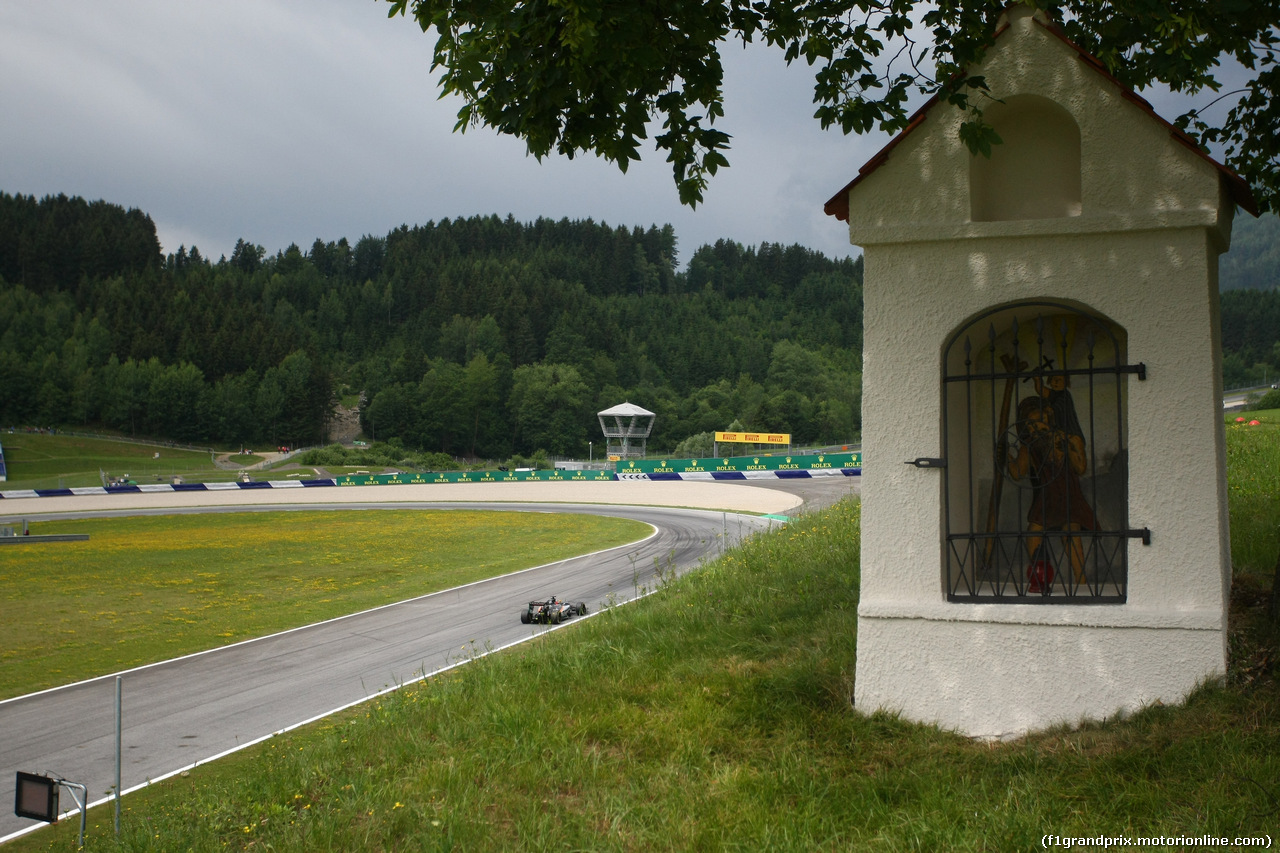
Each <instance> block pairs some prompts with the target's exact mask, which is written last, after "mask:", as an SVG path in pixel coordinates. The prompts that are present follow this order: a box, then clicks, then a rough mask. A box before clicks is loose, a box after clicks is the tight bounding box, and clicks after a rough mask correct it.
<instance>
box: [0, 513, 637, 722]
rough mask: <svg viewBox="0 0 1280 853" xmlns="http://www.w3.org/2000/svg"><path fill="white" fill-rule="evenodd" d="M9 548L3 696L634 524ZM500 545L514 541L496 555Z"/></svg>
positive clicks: (529, 557) (255, 524)
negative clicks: (499, 543)
mask: <svg viewBox="0 0 1280 853" xmlns="http://www.w3.org/2000/svg"><path fill="white" fill-rule="evenodd" d="M30 529H31V532H32V533H33V534H44V533H88V534H89V541H87V542H65V543H64V542H58V543H47V544H19V545H4V546H0V625H3V626H4V634H5V638H6V639H5V641H4V642H3V644H0V699H3V698H9V697H11V696H19V695H22V694H24V693H29V692H32V691H34V690H39V689H42V688H45V687H52V686H55V685H58V684H66V683H69V682H72V681H78V680H80V679H83V678H89V677H92V676H95V675H102V674H105V673H109V672H115V671H118V670H121V669H125V668H128V667H132V666H137V665H139V664H144V663H150V662H153V661H157V660H165V659H167V658H172V657H177V656H179V655H183V654H187V653H190V652H195V651H200V650H203V649H208V648H213V647H216V646H222V645H227V644H229V643H233V642H237V641H239V640H244V639H248V638H250V637H260V636H263V635H266V634H270V633H273V632H276V631H281V630H284V629H287V628H293V627H297V626H299V625H307V624H310V623H312V622H319V621H321V620H324V619H330V618H333V617H335V616H342V615H344V614H347V613H355V612H357V611H360V610H364V609H367V608H370V607H376V606H378V605H382V604H387V603H390V602H393V601H401V600H404V599H406V598H412V597H414V596H417V595H425V594H426V593H429V592H435V591H437V590H441V589H447V588H449V587H454V586H459V585H460V584H464V583H470V582H472V581H476V580H481V579H483V578H488V577H494V576H496V575H500V574H505V573H507V572H512V571H516V570H518V569H523V568H526V567H528V566H534V565H540V564H542V563H547V562H552V561H554V560H559V559H563V558H566V557H570V556H574V555H576V554H583V553H586V552H588V551H595V550H599V549H602V548H609V547H613V546H615V545H621V544H623V543H625V542H632V541H635V540H637V539H640V538H643V537H644V536H647V535H648V534H649V533H650V530H651V529H650V528H649V527H648V526H647V525H644V524H640V523H639V522H636V521H632V520H630V519H619V518H605V517H599V516H581V515H551V514H544V513H538V514H531V513H519V512H511V513H494V512H482V511H472V510H414V511H402V510H376V511H374V510H365V511H357V512H334V511H317V512H270V513H262V512H243V513H217V514H208V515H171V516H159V517H133V518H125V519H80V520H68V521H58V522H43V523H39V524H32V525H31V528H30ZM495 542H501V543H502V545H501V547H495V545H494V543H495Z"/></svg>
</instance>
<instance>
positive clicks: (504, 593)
mask: <svg viewBox="0 0 1280 853" xmlns="http://www.w3.org/2000/svg"><path fill="white" fill-rule="evenodd" d="M852 479H853V480H854V481H856V478H852ZM837 480H839V481H844V480H845V478H837ZM584 485H585V484H577V486H578V488H577V491H576V494H577V495H579V496H580V497H583V498H584V499H587V500H614V501H618V500H621V499H624V498H625V497H630V498H631V499H637V498H639V499H642V500H655V499H661V500H663V501H665V502H671V503H675V504H676V505H677V506H676V507H659V506H635V505H625V504H624V505H619V504H616V503H615V504H612V505H610V504H606V503H590V504H587V503H577V504H566V503H554V504H552V505H548V504H546V503H526V502H523V501H525V500H537V499H542V500H546V499H548V498H550V499H552V500H555V499H556V498H557V497H558V498H559V499H563V498H564V496H565V495H567V494H569V493H568V492H563V491H560V492H556V493H553V492H552V491H550V490H547V489H545V488H544V486H543V484H539V486H536V487H535V488H537V491H536V492H532V493H530V492H524V493H515V492H514V490H513V489H511V488H510V487H504V486H501V485H499V486H490V487H488V489H489V491H488V492H487V495H486V496H487V497H489V498H490V499H493V498H499V497H504V498H505V497H510V498H514V499H515V501H520V502H500V503H498V502H489V501H481V500H479V499H478V498H477V497H476V496H474V495H473V494H471V493H467V494H465V497H466V498H468V499H469V500H464V501H460V502H446V501H442V500H441V497H442V496H445V495H460V494H461V493H460V491H459V490H457V489H456V487H445V488H448V489H449V490H450V491H448V492H439V491H437V492H433V495H434V497H433V498H430V499H425V500H424V499H421V498H420V495H419V494H414V495H412V496H411V495H410V494H409V493H408V492H407V489H405V488H401V487H392V488H394V489H395V491H394V492H392V491H389V490H387V489H386V488H385V487H383V488H378V489H376V491H377V495H376V498H377V500H370V499H368V494H367V493H360V494H359V495H357V494H356V493H355V490H350V489H341V490H338V489H332V490H330V489H325V490H321V491H323V492H324V493H326V494H325V497H327V498H329V499H330V502H321V503H320V504H317V503H305V504H300V503H289V504H269V503H267V504H256V505H250V506H246V505H244V504H242V503H238V504H234V505H225V504H224V505H222V506H220V507H210V506H174V505H172V503H173V499H172V497H171V496H170V498H169V500H168V501H167V502H161V503H160V504H159V505H157V503H158V502H157V501H155V500H154V498H153V497H150V496H143V499H141V500H139V501H137V502H135V503H134V504H130V505H128V506H123V505H121V504H120V503H119V502H118V501H116V500H114V499H113V498H108V499H107V500H106V501H105V502H103V501H102V500H101V499H98V500H96V501H85V500H78V499H71V498H68V499H53V500H52V501H50V500H45V501H39V502H25V501H24V502H23V503H24V506H22V507H14V506H13V503H16V502H9V501H5V505H0V510H3V511H5V514H6V515H9V511H10V510H12V509H20V510H21V512H19V513H18V514H17V515H15V516H14V517H18V515H20V516H21V517H23V518H27V519H29V520H39V519H41V518H45V517H59V518H65V517H67V516H68V515H69V514H70V515H97V516H101V515H137V514H162V513H174V512H184V513H185V512H209V511H245V510H258V511H287V510H301V509H306V510H316V509H378V508H383V509H392V508H394V509H404V508H417V509H437V510H447V509H457V508H468V509H475V508H478V507H483V508H488V509H497V510H515V511H523V512H569V513H590V514H595V515H616V516H623V517H626V518H633V519H637V520H639V521H642V522H645V523H647V524H649V525H651V526H652V527H653V528H654V533H653V534H652V535H651V536H650V537H648V538H647V539H645V540H642V541H641V542H637V543H633V544H631V545H626V546H622V547H620V548H614V549H611V550H609V551H604V552H599V553H595V554H589V555H585V556H582V557H576V558H573V559H570V560H564V561H561V562H557V563H551V564H547V565H544V566H538V567H535V568H531V569H526V570H524V571H521V572H516V573H513V574H509V575H504V576H502V577H498V578H492V579H489V580H485V581H480V582H478V583H474V584H469V585H467V586H463V587H458V588H455V589H451V590H446V591H443V592H439V593H434V594H431V595H426V596H422V597H420V598H414V599H410V600H408V601H402V602H398V603H396V604H391V605H388V606H385V607H381V608H377V609H374V610H369V611H364V612H361V613H357V614H353V615H351V616H345V617H341V618H339V619H333V620H330V621H327V622H322V623H318V624H315V625H309V626H306V627H303V628H298V629H295V630H292V631H286V632H284V633H280V634H274V635H271V636H269V637H263V638H259V639H255V640H249V641H246V642H242V643H238V644H235V645H232V646H227V647H224V648H220V649H215V650H211V651H208V652H203V653H199V654H195V655H190V656H187V657H183V658H178V659H175V660H171V661H165V662H162V663H157V664H152V665H149V666H144V667H139V668H137V669H133V670H128V671H126V672H124V673H119V674H118V675H120V676H121V685H122V696H123V701H122V710H123V713H122V720H123V723H122V738H121V739H122V743H123V757H122V761H121V788H122V790H123V792H124V794H125V795H126V796H127V795H128V793H129V791H130V790H133V789H135V788H138V787H141V786H143V785H145V784H147V783H149V782H154V781H157V780H159V779H162V778H165V777H167V776H171V775H174V774H175V773H179V772H181V771H183V770H184V769H187V768H190V767H191V766H193V765H195V764H199V763H203V762H205V761H209V760H212V759H214V758H217V757H219V756H221V755H225V754H227V753H228V752H232V751H235V750H236V749H240V748H243V747H244V746H247V745H249V744H252V743H256V742H258V741H261V740H264V739H266V738H268V737H271V736H272V735H273V734H276V733H279V732H281V731H286V730H288V729H291V728H295V727H297V726H299V725H302V724H304V723H307V722H311V721H313V720H315V719H318V718H321V717H324V716H326V715H328V714H331V713H334V712H335V711H338V710H341V709H342V708H345V707H349V706H351V705H354V704H358V703H360V702H363V701H366V700H368V699H369V698H371V697H373V696H376V695H378V694H380V693H383V692H386V691H387V690H391V689H395V688H396V687H397V686H398V685H400V684H403V683H406V682H409V681H413V680H416V679H419V678H422V677H425V676H427V675H431V674H433V673H437V672H440V671H442V670H444V669H447V668H450V667H453V666H456V665H458V664H460V663H465V662H466V661H467V660H469V659H471V658H472V657H473V656H474V655H477V654H484V653H487V652H489V651H493V650H498V649H501V648H505V647H507V646H510V645H514V644H516V643H519V642H523V641H525V640H528V639H530V638H532V637H534V636H536V635H538V634H539V633H542V632H544V631H546V630H549V629H548V628H545V627H537V626H527V625H522V624H521V623H520V621H519V618H518V617H519V610H520V609H521V607H522V605H523V603H524V602H527V601H528V600H530V599H532V598H538V597H542V596H545V595H550V594H556V595H559V596H561V597H563V598H571V599H573V600H583V601H586V602H587V603H588V606H589V608H590V610H591V611H592V612H597V611H598V610H599V608H600V607H601V606H602V605H603V604H604V603H605V602H616V603H622V602H625V601H628V600H631V599H632V598H634V597H636V596H637V595H639V594H642V593H643V592H644V591H645V590H648V589H652V588H653V586H654V585H655V583H656V581H657V578H656V577H655V572H656V571H657V570H658V569H661V570H662V571H664V572H665V571H670V570H675V571H676V572H682V571H686V570H688V569H690V568H692V567H695V566H696V565H698V564H699V563H700V562H702V561H703V560H704V559H707V558H709V557H714V556H716V555H717V554H719V553H720V551H721V550H723V549H724V548H726V547H729V546H730V545H732V544H733V543H734V542H736V541H737V540H738V539H740V538H742V537H744V536H746V535H749V534H750V533H753V532H755V531H757V530H760V529H764V528H767V527H769V526H771V525H773V524H776V523H777V522H776V521H774V520H771V519H769V518H765V517H761V516H758V515H748V514H745V513H743V512H740V511H738V510H748V511H750V512H766V513H769V512H773V513H776V512H778V511H781V510H788V511H792V512H794V511H795V510H796V509H797V508H798V506H799V505H801V502H802V501H803V505H804V506H805V507H806V508H813V507H818V506H822V505H825V504H827V503H830V502H832V501H833V500H835V499H838V498H839V497H841V496H843V495H845V494H849V493H850V492H852V491H856V483H848V482H837V481H836V480H829V481H825V482H818V481H791V482H789V483H776V484H770V485H769V486H768V487H759V486H754V487H753V486H733V487H725V486H721V485H717V484H700V485H702V486H703V487H701V488H697V489H692V488H675V489H664V490H661V491H660V490H648V491H636V490H635V489H634V488H633V489H629V490H627V491H625V492H621V491H617V490H615V491H613V492H610V493H607V494H608V497H604V498H602V495H605V494H606V493H604V492H599V491H593V492H588V491H586V490H585V489H584V488H583V486H584ZM646 485H648V484H646ZM678 485H684V486H692V485H695V484H678ZM709 489H710V490H714V491H709ZM308 491H309V492H310V491H311V490H308ZM553 494H554V495H555V496H554V497H553ZM295 496H296V492H294V493H291V494H288V495H287V497H289V498H294V497H295ZM330 496H332V497H330ZM284 497H285V495H280V494H277V499H283V498H284ZM308 497H310V494H309V495H308ZM393 497H394V498H397V500H394V501H393V500H389V499H390V498H393ZM401 497H404V498H410V499H409V500H398V498H401ZM339 498H341V499H343V500H341V501H339V500H338V499H339ZM361 498H364V500H361ZM54 501H59V503H54ZM353 501H354V502H353ZM717 503H718V504H719V505H720V506H722V507H725V509H720V510H714V509H703V508H692V509H691V508H689V507H691V506H693V507H700V506H707V505H712V506H714V505H716V504H717ZM730 508H732V509H730ZM587 618H590V617H589V616H588V617H587ZM573 624H574V623H573V622H569V623H566V624H565V625H562V626H560V628H559V629H550V630H562V629H565V628H570V627H571V626H572V625H573ZM116 675H117V674H112V675H109V676H103V677H101V678H97V679H92V680H89V681H84V682H80V683H77V684H72V685H68V686H65V687H60V688H55V689H52V690H47V691H43V692H41V693H35V694H31V695H28V696H23V697H18V698H15V699H10V700H7V701H4V702H0V807H4V808H5V812H6V813H5V814H3V815H0V843H3V842H4V841H6V840H8V839H9V838H12V837H15V836H16V835H19V834H25V832H27V831H30V830H31V829H35V828H38V827H39V826H40V825H41V824H39V823H37V822H35V821H31V820H28V819H25V818H19V817H17V816H16V815H14V814H12V812H10V811H9V810H8V809H7V804H8V803H10V802H13V797H14V786H15V775H16V771H18V770H23V771H26V772H34V773H41V774H48V775H53V776H57V777H60V778H64V779H67V780H69V781H72V782H77V783H80V784H84V785H86V786H87V787H88V791H89V800H90V803H91V805H92V804H100V803H102V802H106V801H107V794H108V792H109V791H110V789H111V788H112V786H113V785H114V781H115V690H116V677H115V676H116ZM71 805H73V803H72V802H71V800H70V797H69V795H68V794H67V793H66V792H65V791H64V795H63V798H62V806H63V808H64V809H66V808H67V807H68V806H71Z"/></svg>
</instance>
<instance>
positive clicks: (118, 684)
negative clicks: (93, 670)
mask: <svg viewBox="0 0 1280 853" xmlns="http://www.w3.org/2000/svg"><path fill="white" fill-rule="evenodd" d="M123 680H124V679H123V678H122V677H121V676H119V675H117V676H116V788H115V801H116V835H119V834H120V719H121V713H120V709H121V702H120V694H121V690H122V687H121V683H122V681H123Z"/></svg>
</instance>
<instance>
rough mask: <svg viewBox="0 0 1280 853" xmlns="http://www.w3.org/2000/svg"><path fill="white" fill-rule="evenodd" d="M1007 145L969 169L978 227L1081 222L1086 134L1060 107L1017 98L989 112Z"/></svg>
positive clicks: (975, 160)
mask: <svg viewBox="0 0 1280 853" xmlns="http://www.w3.org/2000/svg"><path fill="white" fill-rule="evenodd" d="M986 119H987V121H988V122H990V123H991V125H992V127H994V128H995V130H996V133H997V134H999V136H1000V139H1001V143H1000V144H998V145H993V146H991V156H990V157H989V158H988V157H983V156H981V155H976V156H974V157H973V158H972V159H971V160H970V163H969V205H970V216H971V217H972V219H973V221H974V222H1000V221H1007V220H1018V219H1053V218H1056V217H1064V216H1079V215H1080V211H1081V201H1080V128H1079V126H1078V125H1077V124H1076V122H1075V119H1073V118H1072V117H1071V114H1070V113H1068V112H1067V111H1066V110H1065V109H1063V108H1062V107H1061V106H1059V105H1058V104H1056V103H1054V102H1053V101H1051V100H1049V99H1048V98H1044V97H1040V96H1038V95H1015V96H1013V97H1010V98H1008V99H1007V100H1006V101H1005V102H1004V103H997V104H995V105H994V106H992V107H991V108H989V109H987V110H986Z"/></svg>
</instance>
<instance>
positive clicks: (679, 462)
mask: <svg viewBox="0 0 1280 853" xmlns="http://www.w3.org/2000/svg"><path fill="white" fill-rule="evenodd" d="M861 467H862V454H861V453H853V452H849V453H810V454H800V453H790V454H779V455H777V456H764V455H757V456H719V457H715V458H712V459H639V460H637V459H633V460H630V461H627V462H619V463H618V474H620V475H621V474H712V475H714V474H717V473H742V474H745V473H747V472H750V471H821V470H828V469H834V470H839V469H843V468H861Z"/></svg>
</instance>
